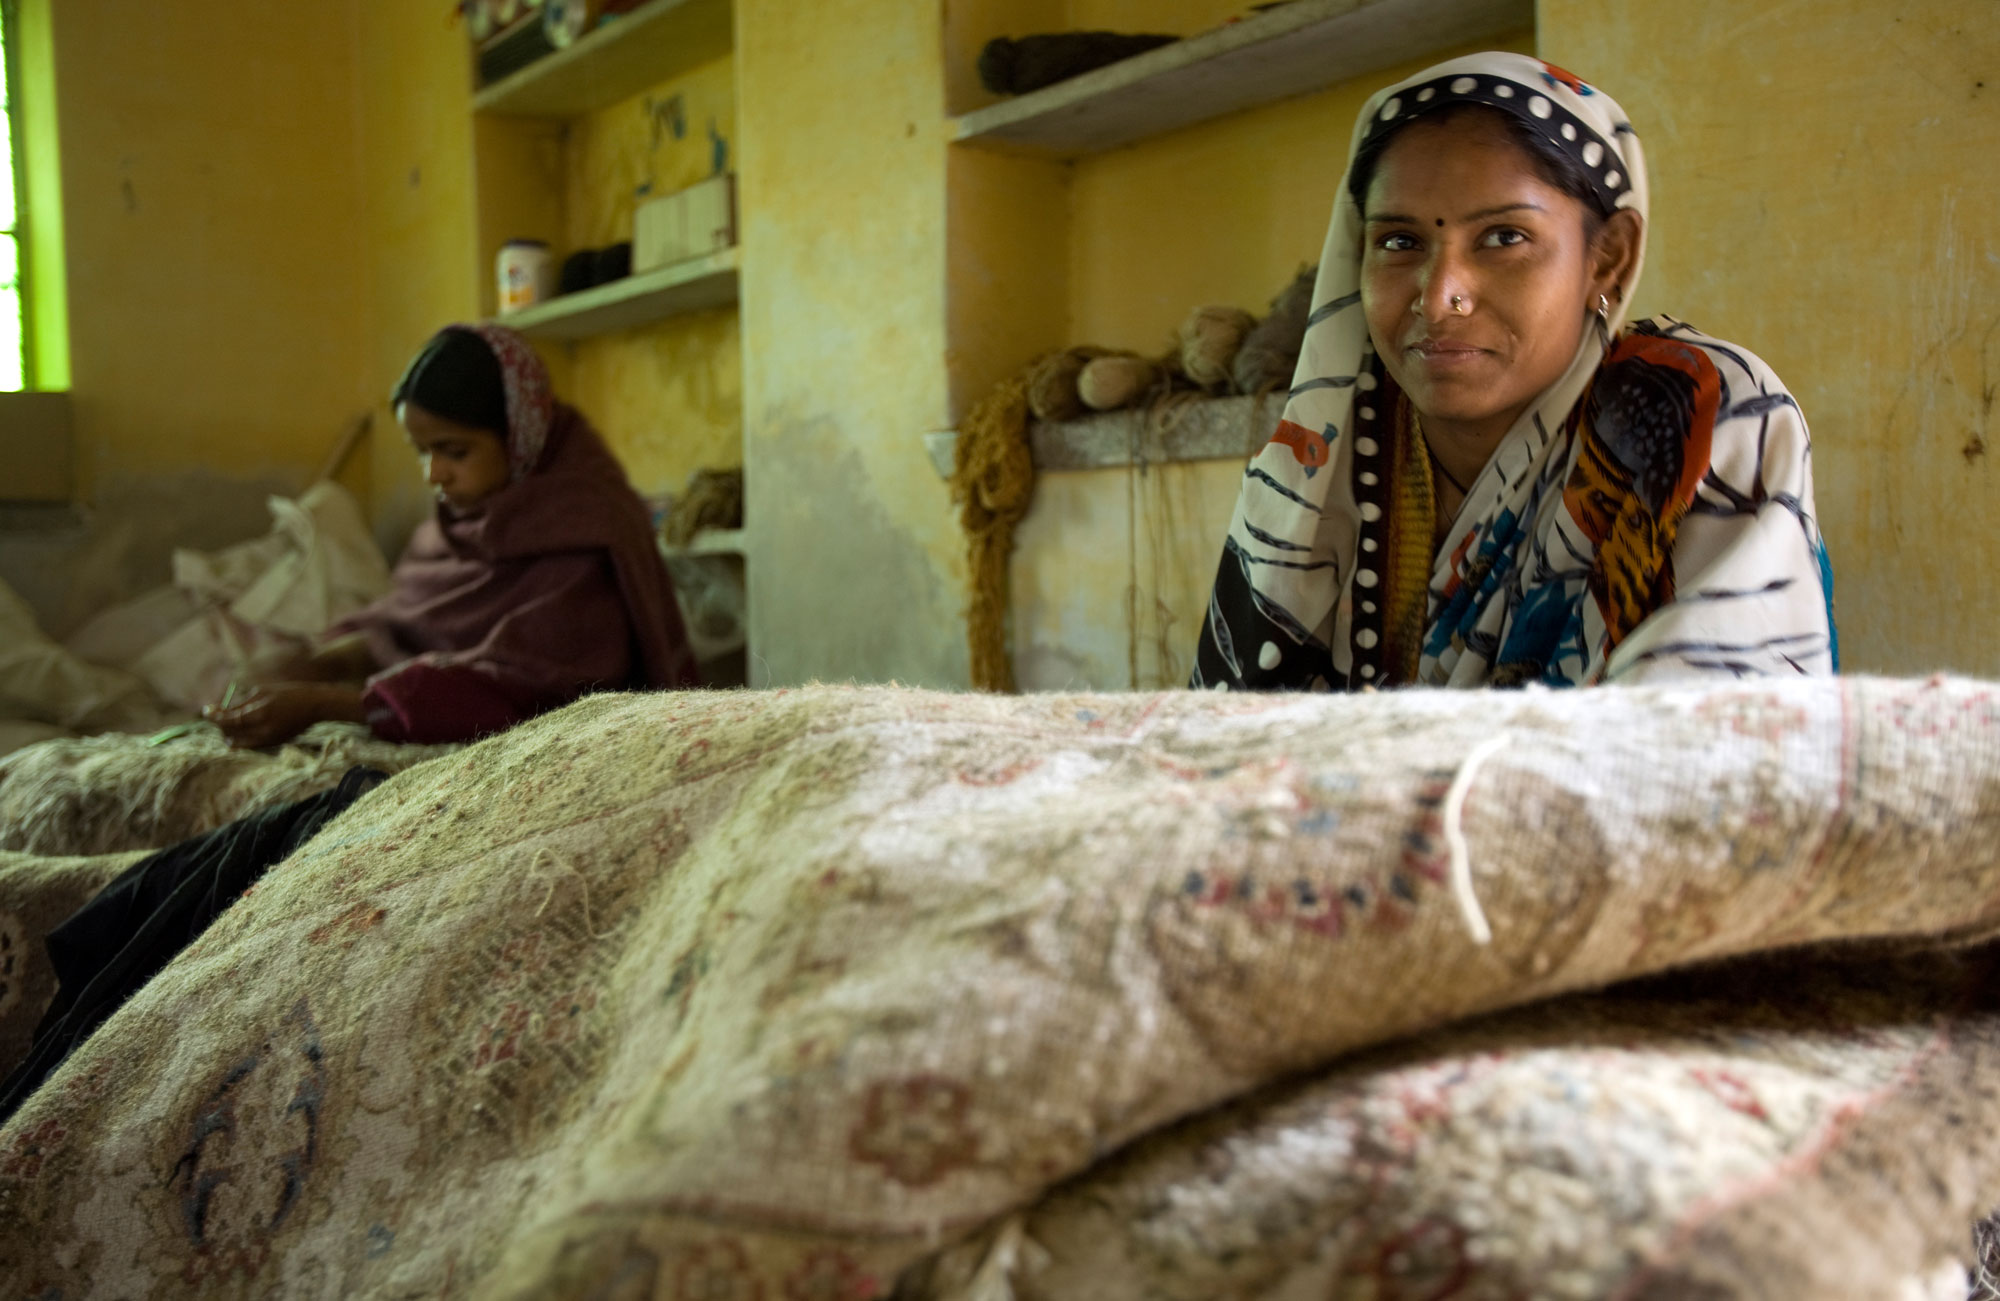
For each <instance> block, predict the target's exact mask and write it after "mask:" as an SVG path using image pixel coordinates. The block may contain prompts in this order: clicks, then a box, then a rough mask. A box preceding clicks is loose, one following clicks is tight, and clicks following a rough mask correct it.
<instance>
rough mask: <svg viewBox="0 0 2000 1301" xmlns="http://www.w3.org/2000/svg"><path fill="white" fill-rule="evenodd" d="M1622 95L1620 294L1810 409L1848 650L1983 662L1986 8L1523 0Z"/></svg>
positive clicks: (1996, 619)
mask: <svg viewBox="0 0 2000 1301" xmlns="http://www.w3.org/2000/svg"><path fill="white" fill-rule="evenodd" d="M1538 17H1539V21H1540V31H1541V40H1542V48H1543V52H1544V56H1545V57H1547V58H1549V59H1551V60H1553V61H1554V62H1556V63H1559V64H1562V65H1563V66H1565V67H1568V68H1570V69H1572V70H1573V71H1575V72H1577V73H1578V74H1579V75H1580V76H1583V77H1586V78H1588V79H1590V80H1593V81H1597V82H1600V83H1601V84H1602V85H1603V86H1604V87H1605V88H1606V89H1607V90H1608V91H1609V92H1610V93H1611V94H1613V95H1615V96H1616V97H1617V98H1618V100H1619V102H1620V103H1621V104H1622V105H1623V106H1624V107H1625V109H1626V111H1627V112H1628V113H1629V114H1630V115H1631V117H1632V120H1633V123H1634V125H1635V126H1636V127H1637V128H1638V131H1639V134H1640V137H1641V139H1642V140H1643V141H1644V142H1645V145H1646V150H1647V162H1648V164H1649V166H1650V168H1651V171H1652V180H1653V228H1654V233H1653V238H1652V241H1651V247H1650V249H1649V252H1648V260H1647V265H1646V271H1645V277H1646V278H1645V282H1644V284H1643V285H1642V286H1641V288H1640V290H1639V294H1638V298H1637V303H1636V305H1637V307H1638V308H1639V309H1640V310H1641V311H1649V312H1650V311H1662V310H1664V311H1671V312H1672V313H1674V314H1675V315H1677V316H1680V317H1683V318H1685V319H1687V320H1689V321H1692V322H1693V323H1694V324H1696V325H1698V326H1700V327H1701V328H1703V329H1705V330H1708V331H1710V332H1711V333H1714V334H1718V335H1721V336H1722V337H1724V338H1728V339H1731V340H1734V341H1735V342H1737V343H1740V344H1742V345H1743V346H1745V347H1747V348H1749V349H1751V350H1752V351H1754V352H1756V353H1758V354H1759V355H1761V356H1763V357H1764V358H1765V360H1767V361H1769V362H1770V363H1771V365H1772V366H1773V367H1774V368H1775V369H1776V370H1777V372H1778V374H1779V375H1780V376H1781V377H1782V378H1783V379H1784V380H1785V382H1786V384H1787V385H1788V386H1789V387H1790V388H1791V390H1792V391H1793V393H1794V394H1795V395H1796V396H1797V398H1798V399H1799V402H1800V404H1801V406H1802V407H1803V408H1804V411H1805V414H1806V418H1807V421H1808V422H1809V424H1810V425H1811V428H1812V432H1813V462H1814V470H1815V474H1816V476H1817V495H1818V500H1819V508H1820V520H1821V525H1822V527H1823V529H1824V531H1825V534H1826V538H1827V545H1828V548H1829V549H1830V551H1831V552H1832V556H1833V565H1834V574H1835V590H1836V595H1837V606H1836V614H1837V619H1838V623H1839V629H1840V635H1841V649H1842V655H1843V660H1844V663H1845V667H1846V668H1848V669H1849V670H1859V671H1874V672H1893V673H1917V672H1924V671H1928V670H1932V669H1937V668H1952V669H1957V670H1961V671H1967V672H1975V673H1981V674H1986V675H1991V674H1994V673H2000V606H1996V605H1995V603H1994V602H1993V601H1992V600H1991V599H1990V595H1989V592H1990V588H1991V586H1992V584H1991V579H1992V578H1993V577H1994V575H1995V574H1996V573H2000V527H1996V525H2000V465H1996V464H1995V461H1996V457H2000V447H1995V446H1994V443H1995V438H1996V434H1995V430H1994V428H1993V423H1992V420H1993V402H1994V394H1995V392H1996V390H2000V236H1996V227H1995V223H1994V217H1993V214H1994V213H1995V212H1996V211H2000V169H1996V167H1995V165H1994V160H1995V159H1996V158H2000V22H1996V21H1995V20H1996V17H2000V15H1996V12H1995V6H1994V5H1993V4H1992V3H1991V2H1990V0H1924V2H1922V3H1915V4H1902V5H1882V4H1875V3H1869V2H1867V0H1828V3H1824V4H1818V5H1783V6H1778V5H1771V6H1745V5H1741V4H1736V3H1731V2H1730V0H1688V3H1684V4H1676V5H1672V6H1658V7H1654V6H1646V5H1623V6H1604V5H1600V4H1594V3H1585V2H1584V0H1542V3H1541V5H1540V10H1539V14H1538Z"/></svg>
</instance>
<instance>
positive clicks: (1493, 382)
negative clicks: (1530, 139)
mask: <svg viewBox="0 0 2000 1301" xmlns="http://www.w3.org/2000/svg"><path fill="white" fill-rule="evenodd" d="M1362 216H1363V218H1364V221H1365V225H1364V227H1363V230H1364V234H1363V237H1362V239H1363V247H1362V258H1361V301H1362V307H1363V310H1364V311H1365V312H1366V314H1367V317H1368V333H1369V334H1370V336H1371V337H1372V338H1373V339H1374V343H1375V351H1376V354H1377V355H1378V356H1380V357H1381V358H1382V362H1383V364H1384V365H1385V366H1386V367H1387V368H1388V371H1389V374H1390V375H1391V376H1393V377H1394V379H1395V381H1396V383H1397V384H1398V385H1400V386H1401V387H1402V389H1403V391H1404V392H1405V393H1407V394H1408V395H1409V398H1410V401H1411V402H1412V403H1413V404H1415V406H1416V408H1417V411H1418V413H1419V414H1421V415H1422V416H1423V417H1424V419H1425V421H1426V423H1427V425H1431V426H1434V427H1435V428H1438V429H1451V430H1454V431H1456V432H1458V433H1460V434H1463V435H1467V436H1470V437H1473V438H1475V439H1479V440H1482V441H1497V440H1498V439H1499V438H1500V436H1501V435H1503V434H1505V433H1506V431H1507V429H1508V428H1509V427H1511V426H1512V424H1513V422H1514V420H1515V418H1516V417H1517V416H1519V415H1520V413H1521V412H1522V411H1523V410H1525V409H1526V408H1527V406H1528V404H1529V403H1530V402H1532V401H1534V399H1535V398H1536V397H1537V396H1539V395H1540V394H1541V393H1542V392H1543V391H1544V390H1545V389H1547V388H1548V387H1549V386H1550V385H1552V384H1554V383H1555V382H1556V380H1557V379H1559V378H1561V376H1562V374H1563V372H1564V371H1566V370H1567V369H1569V364H1570V361H1571V360H1572V359H1573V358H1574V356H1575V354H1576V348H1577V344H1578V342H1579V340H1580V339H1581V338H1582V334H1583V330H1584V323H1585V321H1586V319H1587V314H1588V313H1589V312H1591V311H1592V310H1593V309H1594V308H1595V307H1596V304H1597V295H1598V293H1599V292H1601V291H1605V290H1609V289H1611V288H1612V287H1613V286H1615V284H1616V268H1615V266H1614V267H1609V268H1602V267H1600V266H1599V265H1598V264H1600V263H1603V262H1605V261H1606V259H1604V258H1603V257H1602V256H1600V255H1599V254H1598V251H1597V250H1594V249H1593V248H1592V247H1591V245H1590V243H1589V241H1588V240H1587V238H1586V236H1585V229H1584V216H1585V213H1584V207H1583V205H1582V204H1581V203H1580V202H1578V201H1577V200H1576V199H1573V198H1571V197H1570V196H1569V195H1567V194H1564V193H1563V192H1562V191H1560V190H1558V189H1556V188H1555V187H1553V186H1551V185H1550V184H1549V183H1548V182H1547V181H1544V180H1543V179H1542V178H1541V176H1540V174H1539V173H1538V172H1537V171H1536V170H1535V167H1534V164H1533V163H1532V162H1531V160H1530V159H1529V157H1528V155H1527V154H1526V153H1525V152H1524V151H1523V150H1522V148H1521V147H1520V146H1519V145H1518V144H1516V143H1515V142H1514V140H1513V139H1512V138H1511V137H1510V136H1509V135H1508V134H1507V129H1506V127H1505V126H1504V125H1503V124H1501V123H1500V122H1497V121H1495V120H1493V119H1492V118H1491V117H1490V116H1488V115H1486V114H1483V113H1480V114H1466V115H1463V116H1460V117H1456V118H1451V119H1448V120H1446V121H1445V122H1443V123H1442V124H1434V123H1430V122H1415V123H1412V124H1411V125H1410V126H1408V127H1405V128H1404V129H1403V131H1402V132H1401V134H1399V135H1398V136H1397V137H1396V138H1395V139H1394V140H1393V141H1392V142H1391V143H1390V145H1389V148H1388V149H1387V150H1386V151H1385V152H1384V153H1383V155H1382V159H1381V162H1380V164H1379V165H1378V166H1377V168H1376V171H1375V175H1374V177H1373V179H1372V180H1371V181H1370V183H1369V186H1368V194H1367V202H1366V204H1365V206H1364V210H1363V213H1362ZM1600 243H1602V241H1600ZM1607 277H1608V278H1607ZM1454 296H1457V297H1458V299H1459V300H1460V301H1459V306H1458V310H1457V311H1454V310H1453V307H1452V298H1453V297H1454Z"/></svg>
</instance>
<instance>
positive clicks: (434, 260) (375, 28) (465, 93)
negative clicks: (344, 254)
mask: <svg viewBox="0 0 2000 1301" xmlns="http://www.w3.org/2000/svg"><path fill="white" fill-rule="evenodd" d="M355 41H356V46H357V50H358V57H357V60H356V63H357V81H356V85H355V92H356V99H357V106H356V112H357V114H358V119H359V128H358V130H359V136H360V150H359V152H360V158H361V203H360V207H359V222H358V228H359V230H360V233H361V238H360V239H359V241H358V243H359V247H360V249H361V269H360V271H361V283H362V287H363V292H364V295H365V300H364V301H365V306H366V312H365V317H364V319H363V322H362V348H363V364H364V367H365V374H366V390H365V392H366V397H367V401H368V402H369V404H370V405H371V407H372V410H373V412H374V416H375V425H374V431H373V434H372V435H371V437H370V439H369V443H368V448H367V455H366V456H365V457H364V458H361V459H363V460H364V462H365V464H366V467H367V472H368V476H369V478H368V488H369V499H370V504H371V508H372V509H371V515H372V518H373V520H374V524H375V531H376V537H377V540H378V541H380V542H381V543H382V545H383V547H384V549H385V550H387V551H388V552H389V554H390V555H391V556H394V555H395V554H396V552H397V550H398V549H400V547H401V546H402V544H403V541H404V539H405V538H407V536H408V535H409V531H410V529H411V528H412V527H413V526H414V525H415V523H416V521H417V520H418V519H419V518H420V517H421V515H422V513H423V512H424V511H425V510H426V509H428V506H429V496H428V494H427V493H426V492H425V490H424V485H423V481H422V478H421V474H420V472H419V470H418V467H417V462H416V459H415V458H414V457H413V456H412V455H411V453H410V449H409V446H408V444H407V442H406V441H405V439H404V437H403V433H402V430H401V429H400V427H398V426H397V424H396V418H395V414H394V413H393V412H392V411H390V409H389V406H388V397H389V392H390V390H391V389H392V388H393V387H394V385H395V383H396V380H397V379H398V378H399V377H400V376H401V375H402V373H403V368H404V366H405V365H407V364H408V362H409V359H410V358H411V357H412V356H413V355H414V354H415V353H416V350H417V349H418V348H419V347H420V346H421V345H422V344H423V342H424V340H425V339H427V338H429V337H430V335H431V334H432V333H433V332H434V331H436V330H437V329H438V328H439V327H441V326H444V325H448V324H450V323H452V322H453V321H464V320H470V319H473V318H474V317H476V316H477V315H478V313H479V311H480V298H479V293H480V286H481V283H482V281H481V273H482V271H483V268H482V267H481V265H480V263H479V258H478V254H477V250H476V247H475V244H476V241H475V229H476V224H475V213H474V202H473V156H474V155H473V140H472V118H471V114H470V111H469V109H470V106H469V99H470V90H469V86H470V80H469V77H470V74H469V72H468V70H467V55H466V40H465V35H464V33H463V32H462V31H460V30H459V29H457V28H456V27H454V26H452V25H450V24H448V23H445V22H443V21H440V18H439V15H438V13H437V12H435V11H434V10H433V9H432V8H431V7H429V6H424V5H409V4H404V3H401V0H357V3H356V7H355ZM487 278H489V279H490V275H489V276H488V277H487Z"/></svg>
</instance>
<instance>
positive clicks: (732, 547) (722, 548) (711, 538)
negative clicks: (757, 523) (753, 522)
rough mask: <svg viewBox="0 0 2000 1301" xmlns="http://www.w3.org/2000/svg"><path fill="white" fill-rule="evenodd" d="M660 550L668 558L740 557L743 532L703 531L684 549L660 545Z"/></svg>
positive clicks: (737, 530) (736, 530) (724, 530)
mask: <svg viewBox="0 0 2000 1301" xmlns="http://www.w3.org/2000/svg"><path fill="white" fill-rule="evenodd" d="M660 550H661V551H662V552H663V553H664V554H666V555H669V556H740V555H742V554H743V530H742V529H703V530H702V531H701V532H699V533H697V534H695V535H694V540H693V541H692V542H689V543H688V544H687V545H686V546H684V547H670V546H666V545H664V544H662V546H661V547H660Z"/></svg>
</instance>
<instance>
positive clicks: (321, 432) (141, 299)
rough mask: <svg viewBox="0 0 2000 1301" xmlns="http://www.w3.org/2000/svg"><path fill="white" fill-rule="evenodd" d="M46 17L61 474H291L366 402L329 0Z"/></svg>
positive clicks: (339, 74)
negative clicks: (69, 406) (64, 345)
mask: <svg viewBox="0 0 2000 1301" xmlns="http://www.w3.org/2000/svg"><path fill="white" fill-rule="evenodd" d="M51 17H52V20H53V38H54V55H55V73H56V76H55V85H56V93H57V97H58V112H59V115H60V120H61V126H62V130H61V139H62V165H61V174H62V185H63V209H64V218H65V236H66V240H65V243H66V248H65V253H66V256H67V263H68V291H69V335H70V383H71V390H72V393H73V396H74V413H75V428H76V437H77V446H78V451H79V456H78V465H77V470H78V479H79V486H80V488H81V489H82V491H83V492H84V493H85V494H86V495H89V496H96V495H99V494H100V493H101V492H102V491H105V490H116V489H117V488H118V486H119V485H120V484H121V483H130V482H133V481H135V480H136V479H139V478H143V477H147V476H154V475H160V474H170V473H175V472H180V471H186V470H193V469H201V470H214V471H217V472H220V473H227V474H230V475H234V476H237V477H241V478H245V479H249V478H256V477H259V476H264V477H272V478H276V479H280V480H284V479H297V478H299V477H301V476H302V475H303V474H304V473H306V472H309V471H310V469H311V468H312V467H314V466H315V465H316V464H317V462H318V461H319V460H320V458H321V457H322V456H324V455H325V453H326V450H327V448H328V446H329V445H330V444H331V443H332V442H333V441H334V439H335V438H336V437H337V436H338V434H339V432H340V430H341V428H342V427H343V425H344V424H345V422H346V421H348V420H350V419H351V418H352V417H353V416H354V415H355V414H356V413H357V412H358V411H359V410H361V409H363V408H364V407H365V405H366V403H365V401H364V399H363V397H362V394H363V392H364V378H365V372H364V364H363V355H362V354H363V348H362V337H363V335H362V328H361V321H362V315H363V311H364V307H363V294H362V290H361V283H362V278H363V277H362V251H361V250H362V244H361V241H360V240H358V239H357V238H356V231H355V225H354V220H353V216H354V213H355V212H356V210H357V209H358V207H359V204H360V192H361V179H360V165H359V161H358V149H357V140H356V132H355V114H354V79H355V76H356V64H355V57H354V53H355V47H354V43H353V40H352V35H351V32H350V29H349V20H348V16H347V12H346V10H345V9H344V8H342V7H329V6H305V5H289V4H286V5H277V4H262V5H244V4H234V3H226V2H225V0H189V2H188V3H183V4H172V5H135V4H129V3H123V2H122V0H62V3H60V4H58V5H55V6H54V7H53V12H52V14H51Z"/></svg>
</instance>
